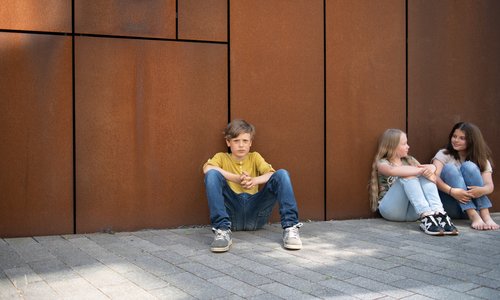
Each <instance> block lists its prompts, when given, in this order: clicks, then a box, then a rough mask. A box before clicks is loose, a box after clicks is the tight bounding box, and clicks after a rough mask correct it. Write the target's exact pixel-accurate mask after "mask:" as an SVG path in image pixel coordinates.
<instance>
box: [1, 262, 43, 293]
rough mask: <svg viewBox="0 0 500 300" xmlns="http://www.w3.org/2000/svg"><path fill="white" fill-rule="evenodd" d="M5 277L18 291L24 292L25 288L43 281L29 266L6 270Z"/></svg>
mask: <svg viewBox="0 0 500 300" xmlns="http://www.w3.org/2000/svg"><path fill="white" fill-rule="evenodd" d="M4 272H5V275H7V277H8V278H9V279H10V281H11V282H12V284H14V286H15V287H16V288H18V289H22V290H24V287H26V286H28V285H30V284H33V283H36V282H39V281H42V280H43V279H42V278H41V277H40V276H38V274H36V273H35V272H34V271H33V269H31V268H30V267H29V266H25V267H19V268H13V269H7V270H4Z"/></svg>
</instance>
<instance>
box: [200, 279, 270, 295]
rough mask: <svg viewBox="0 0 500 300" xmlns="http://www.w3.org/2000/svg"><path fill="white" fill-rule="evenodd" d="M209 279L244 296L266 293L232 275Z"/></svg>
mask: <svg viewBox="0 0 500 300" xmlns="http://www.w3.org/2000/svg"><path fill="white" fill-rule="evenodd" d="M208 281H209V282H211V283H213V284H215V285H217V286H219V287H221V288H223V289H225V290H228V291H230V292H232V293H234V294H236V295H238V296H240V297H244V298H247V297H253V296H257V295H260V294H264V293H265V292H264V291H263V290H261V289H259V288H257V287H254V286H251V285H249V284H247V283H245V282H243V281H240V280H238V279H235V278H232V277H230V276H223V277H217V278H212V279H209V280H208Z"/></svg>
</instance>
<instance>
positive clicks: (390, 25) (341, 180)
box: [326, 0, 406, 219]
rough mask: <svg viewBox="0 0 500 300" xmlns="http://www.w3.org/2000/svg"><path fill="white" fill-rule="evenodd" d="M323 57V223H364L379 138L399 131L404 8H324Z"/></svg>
mask: <svg viewBox="0 0 500 300" xmlns="http://www.w3.org/2000/svg"><path fill="white" fill-rule="evenodd" d="M381 16H383V17H381ZM326 57H327V59H326V99H327V105H326V128H327V130H326V133H327V134H326V145H327V148H326V149H327V152H326V153H327V155H326V157H327V160H326V169H327V177H326V178H327V180H326V185H327V194H326V213H327V219H346V218H358V217H368V216H371V212H370V209H369V205H368V192H367V185H368V180H369V178H370V171H371V164H372V160H373V156H374V155H375V151H376V147H377V139H378V136H379V135H380V134H381V133H382V132H383V131H384V130H385V129H386V128H391V127H393V128H401V129H402V130H404V129H405V118H406V116H405V114H406V101H405V6H404V1H398V0H384V1H364V0H355V1H327V5H326Z"/></svg>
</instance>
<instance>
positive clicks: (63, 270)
mask: <svg viewBox="0 0 500 300" xmlns="http://www.w3.org/2000/svg"><path fill="white" fill-rule="evenodd" d="M30 267H31V269H32V270H33V271H34V272H35V273H36V274H38V276H40V277H41V278H42V279H43V280H45V281H47V282H50V281H61V280H68V279H74V278H78V277H80V275H78V274H77V273H76V272H75V271H73V269H71V268H70V267H69V266H67V265H66V264H64V263H63V262H62V261H60V260H58V259H49V260H42V261H36V262H32V263H30Z"/></svg>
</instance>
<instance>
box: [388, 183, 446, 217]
mask: <svg viewBox="0 0 500 300" xmlns="http://www.w3.org/2000/svg"><path fill="white" fill-rule="evenodd" d="M430 211H432V212H436V211H439V212H443V206H442V204H441V200H440V199H439V194H438V189H437V187H436V184H434V183H433V182H431V181H429V180H428V179H427V178H425V177H423V176H419V177H413V178H398V179H397V180H396V181H395V182H394V183H393V184H392V186H391V187H390V188H389V190H388V191H387V193H386V194H385V195H384V197H383V198H382V200H381V201H380V205H379V212H380V214H381V215H382V217H383V218H384V219H386V220H389V221H400V222H408V221H415V220H417V219H419V218H420V215H421V214H422V213H424V212H430Z"/></svg>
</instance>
